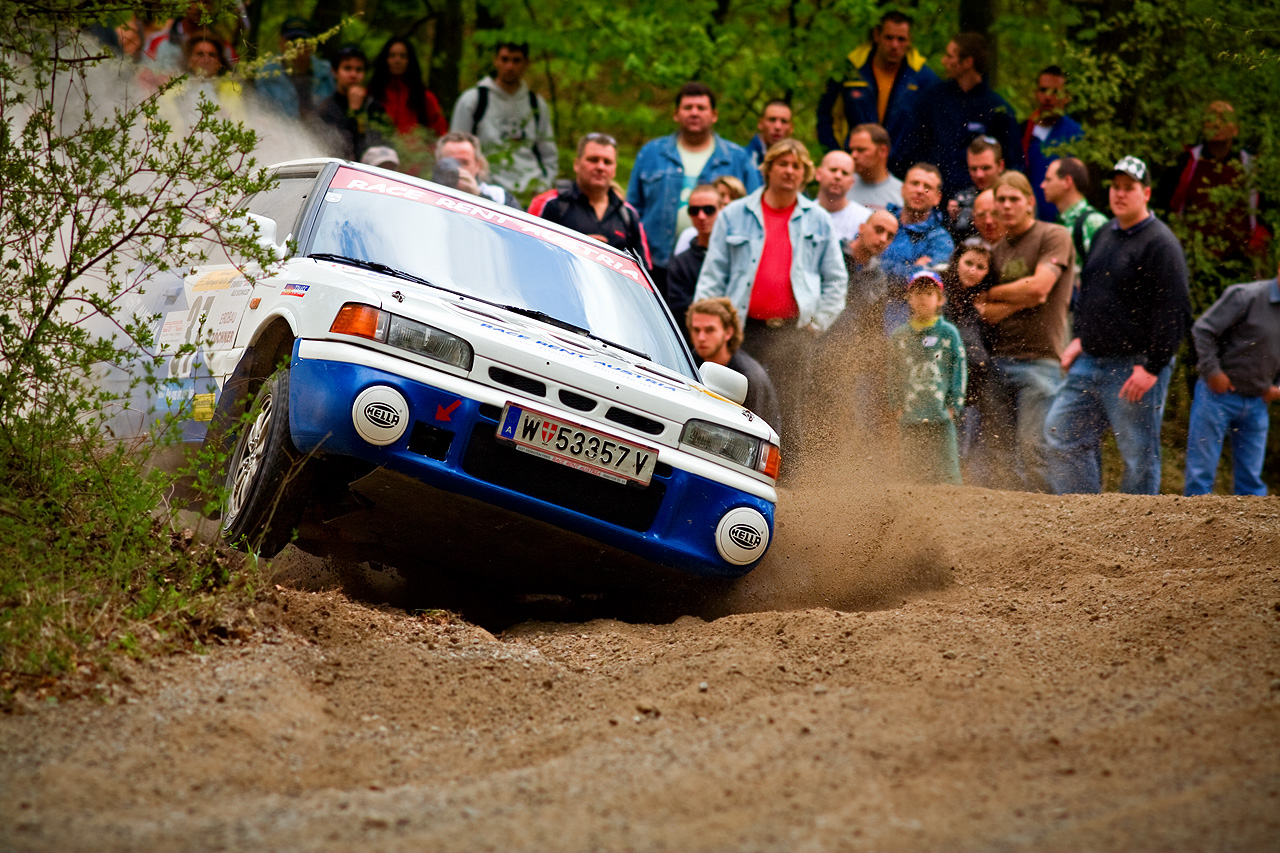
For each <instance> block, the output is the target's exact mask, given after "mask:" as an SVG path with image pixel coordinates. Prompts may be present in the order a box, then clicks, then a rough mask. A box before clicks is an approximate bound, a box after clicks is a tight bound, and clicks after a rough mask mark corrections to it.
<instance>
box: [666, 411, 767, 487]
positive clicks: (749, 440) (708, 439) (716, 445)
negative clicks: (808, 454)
mask: <svg viewBox="0 0 1280 853" xmlns="http://www.w3.org/2000/svg"><path fill="white" fill-rule="evenodd" d="M680 443H681V444H687V445H689V446H690V447H696V448H698V449H699V450H702V451H704V452H706V453H710V454H712V455H714V456H719V457H720V458H722V459H728V460H729V461H730V462H734V463H736V464H738V465H741V466H742V467H744V468H750V469H751V470H753V471H759V472H761V473H763V474H764V475H765V476H768V477H772V478H774V479H777V477H778V470H779V468H781V466H782V455H781V454H780V453H779V452H778V447H777V445H775V444H770V443H769V442H767V441H765V440H764V439H761V438H756V437H755V436H753V435H747V434H746V433H744V432H738V430H736V429H732V428H730V427H727V426H721V425H720V424H713V423H711V422H710V421H698V420H693V421H689V422H688V423H687V424H685V425H684V432H683V433H681V435H680Z"/></svg>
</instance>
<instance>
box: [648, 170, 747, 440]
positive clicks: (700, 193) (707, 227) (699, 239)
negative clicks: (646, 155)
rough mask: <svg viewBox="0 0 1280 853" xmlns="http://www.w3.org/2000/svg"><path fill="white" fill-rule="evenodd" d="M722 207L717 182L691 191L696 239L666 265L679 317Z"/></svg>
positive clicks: (673, 311) (687, 302)
mask: <svg viewBox="0 0 1280 853" xmlns="http://www.w3.org/2000/svg"><path fill="white" fill-rule="evenodd" d="M722 207H724V200H723V199H722V198H720V191H719V190H718V189H716V187H715V185H714V184H699V185H698V186H696V187H694V188H693V192H691V193H690V194H689V206H688V207H687V208H686V210H688V211H689V220H690V221H691V222H693V230H694V238H693V242H692V243H690V244H689V248H687V249H685V250H684V251H683V252H681V253H680V254H678V255H676V256H675V257H674V258H672V259H671V264H670V266H668V267H667V286H666V290H665V292H664V293H663V296H664V297H666V300H667V307H669V308H670V309H671V314H672V316H674V317H675V318H676V320H677V321H679V320H681V319H683V318H684V315H685V312H686V311H688V309H689V305H690V303H692V302H693V291H694V289H695V288H696V287H697V286H698V274H699V273H701V272H702V262H703V261H704V260H706V258H707V244H708V243H710V242H711V229H712V228H713V227H715V224H716V216H717V215H719V213H720V208H722ZM686 331H687V330H686ZM691 343H692V341H691ZM770 423H772V421H770Z"/></svg>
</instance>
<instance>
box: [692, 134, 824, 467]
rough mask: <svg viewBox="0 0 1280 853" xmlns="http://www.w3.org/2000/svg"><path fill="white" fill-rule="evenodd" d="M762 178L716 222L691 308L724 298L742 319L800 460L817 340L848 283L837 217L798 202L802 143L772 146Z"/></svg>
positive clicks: (789, 445) (806, 163) (748, 346)
mask: <svg viewBox="0 0 1280 853" xmlns="http://www.w3.org/2000/svg"><path fill="white" fill-rule="evenodd" d="M760 171H761V172H763V173H764V182H765V185H764V187H763V188H762V189H759V190H756V191H755V192H753V193H751V194H750V195H748V196H747V197H746V198H743V199H739V200H738V201H735V202H733V203H732V204H730V205H729V206H728V207H726V208H725V209H724V210H722V211H721V212H720V216H719V217H718V218H717V219H716V224H715V228H714V229H712V231H711V242H710V244H709V245H708V246H707V257H706V260H705V261H704V262H703V264H702V272H701V274H700V275H699V276H698V288H697V291H696V292H695V293H694V300H695V301H696V300H699V299H711V298H714V297H717V296H724V297H728V299H729V301H730V302H732V303H733V305H734V307H735V308H736V309H737V310H738V312H739V314H743V315H746V317H747V321H746V323H745V327H744V330H743V333H744V336H745V339H744V341H743V344H742V346H743V349H745V350H746V351H747V352H748V353H749V354H750V355H751V356H752V357H754V358H755V359H756V360H757V361H759V362H760V363H761V364H762V365H764V368H765V370H766V371H768V373H769V375H770V377H772V378H773V384H774V385H775V386H776V387H777V389H778V397H779V403H780V404H781V408H782V446H783V448H784V449H785V450H787V451H788V452H789V453H791V454H795V453H796V452H797V451H798V450H800V449H801V447H802V444H803V432H804V428H803V419H804V401H805V397H806V394H807V391H808V388H809V384H810V380H811V368H812V364H813V357H814V350H815V346H816V343H817V340H818V335H820V334H821V333H822V332H824V331H826V330H827V328H828V327H830V326H831V324H832V323H833V322H834V321H835V319H836V317H838V316H839V315H840V312H841V311H842V310H843V309H844V304H845V294H846V292H847V290H848V286H849V277H848V273H847V272H846V270H845V266H844V255H843V253H842V252H841V250H840V239H839V237H837V236H836V233H835V227H834V226H833V225H832V223H831V217H830V216H829V215H828V214H827V212H826V211H825V210H823V209H822V208H821V207H820V206H819V205H818V204H817V202H814V201H811V200H809V199H807V198H805V197H804V196H803V195H800V190H801V188H803V187H804V186H805V184H807V183H808V182H809V181H810V179H812V177H813V171H814V169H813V160H811V159H810V158H809V152H808V151H807V150H806V149H805V147H804V145H803V144H802V143H800V142H798V141H796V140H794V139H784V140H782V141H781V142H777V143H775V144H774V145H773V147H771V148H770V149H769V150H768V151H767V152H765V157H764V162H763V163H762V164H761V166H760ZM792 458H794V456H793V457H792Z"/></svg>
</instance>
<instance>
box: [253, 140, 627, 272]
mask: <svg viewBox="0 0 1280 853" xmlns="http://www.w3.org/2000/svg"><path fill="white" fill-rule="evenodd" d="M330 163H334V164H337V165H339V166H343V167H346V168H350V169H356V170H359V171H361V172H367V173H369V174H371V175H376V176H378V177H381V178H386V179H388V180H393V181H398V182H400V183H402V184H413V185H415V186H419V187H422V188H424V189H428V190H431V191H432V192H435V193H440V194H441V195H447V196H450V197H452V198H456V199H458V200H459V201H465V202H466V203H467V204H473V205H476V206H477V207H484V208H487V209H489V210H494V211H497V212H498V213H501V214H503V215H505V216H510V217H512V218H514V219H522V220H524V221H526V222H532V223H533V224H535V225H537V226H539V227H541V228H546V229H548V230H551V231H558V232H560V233H561V234H564V235H566V236H569V237H573V238H575V239H577V240H579V241H582V242H584V243H587V244H588V245H590V246H591V248H592V249H593V250H595V251H597V252H599V251H608V252H610V253H612V254H615V255H617V256H618V257H620V258H625V259H627V260H629V261H632V262H635V260H636V259H635V258H633V257H632V256H631V255H630V254H628V253H626V252H623V251H622V250H620V249H618V248H616V247H614V246H610V245H609V244H608V243H604V242H601V241H599V240H594V239H592V238H591V237H588V236H586V235H585V234H583V233H582V232H581V231H575V230H574V229H572V228H567V227H565V226H563V225H561V224H559V223H558V222H551V221H550V220H547V219H543V218H542V217H541V216H534V215H533V214H531V213H527V212H525V211H523V210H519V209H517V208H514V207H508V206H507V205H505V204H500V203H498V202H496V201H494V200H493V199H491V198H486V197H485V196H479V195H472V194H471V193H468V192H464V191H462V190H459V189H454V188H453V187H446V186H444V185H443V184H437V183H435V182H433V181H428V180H426V179H425V178H419V177H416V176H414V175H408V174H405V173H404V172H396V171H393V170H391V169H383V168H380V167H378V166H370V165H368V164H366V163H357V162H355V161H353V160H342V159H339V158H337V157H312V158H308V159H304V160H285V161H282V162H280V163H272V164H271V165H270V166H268V167H267V169H268V170H270V171H277V170H282V169H292V168H296V167H299V166H314V167H318V168H323V167H324V166H327V165H329V164H330ZM637 266H639V267H640V268H641V269H643V268H644V264H643V263H639V264H637Z"/></svg>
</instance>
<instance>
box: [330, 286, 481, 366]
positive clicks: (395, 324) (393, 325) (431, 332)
mask: <svg viewBox="0 0 1280 853" xmlns="http://www.w3.org/2000/svg"><path fill="white" fill-rule="evenodd" d="M329 331H331V332H334V333H336V334H340V335H355V336H356V337H359V338H368V339H369V340H371V341H378V342H380V343H384V344H386V345H387V346H392V347H396V348H397V349H402V350H407V351H408V352H411V353H414V354H416V355H421V356H425V357H427V358H430V359H433V360H435V361H442V362H444V363H445V364H451V365H453V366H454V367H458V368H461V369H462V370H470V369H471V360H472V357H473V355H474V353H473V351H472V349H471V344H469V343H467V342H466V341H464V340H463V339H462V338H460V337H458V336H457V335H451V334H449V333H448V332H445V331H441V330H440V329H437V328H435V327H434V326H428V325H427V324H426V323H419V322H418V321H417V320H410V319H408V318H406V317H401V316H399V315H398V314H392V313H390V312H388V311H382V310H379V309H377V308H374V307H373V306H372V305H361V304H359V303H356V302H348V303H347V304H346V305H343V306H342V308H341V309H339V311H338V316H337V317H334V318H333V324H332V325H331V326H330V327H329Z"/></svg>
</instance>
